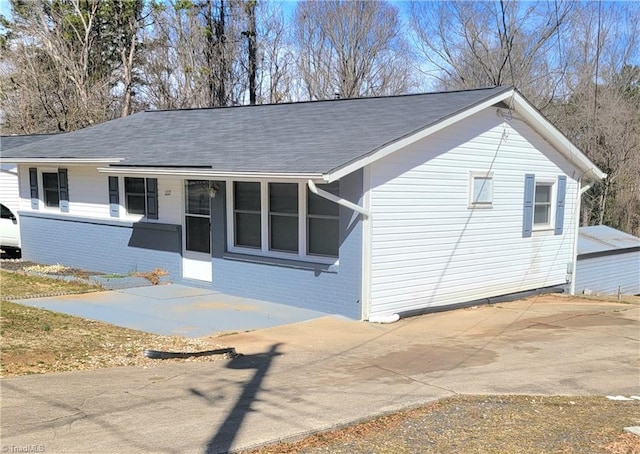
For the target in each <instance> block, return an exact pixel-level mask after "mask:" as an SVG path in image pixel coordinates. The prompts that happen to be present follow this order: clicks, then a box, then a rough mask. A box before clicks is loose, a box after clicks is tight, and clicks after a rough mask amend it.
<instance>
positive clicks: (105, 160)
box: [2, 156, 124, 165]
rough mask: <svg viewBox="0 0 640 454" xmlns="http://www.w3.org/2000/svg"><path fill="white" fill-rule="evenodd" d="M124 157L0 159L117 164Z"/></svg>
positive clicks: (9, 160) (29, 161)
mask: <svg viewBox="0 0 640 454" xmlns="http://www.w3.org/2000/svg"><path fill="white" fill-rule="evenodd" d="M123 159H124V158H20V157H10V156H9V157H5V156H3V157H2V161H3V162H6V163H10V164H57V165H63V164H68V165H73V164H75V165H81V164H117V163H119V162H121V161H122V160H123Z"/></svg>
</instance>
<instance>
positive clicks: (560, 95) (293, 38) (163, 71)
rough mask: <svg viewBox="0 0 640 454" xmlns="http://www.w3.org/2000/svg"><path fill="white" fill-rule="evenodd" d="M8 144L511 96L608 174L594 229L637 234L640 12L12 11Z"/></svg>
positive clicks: (437, 7) (483, 7)
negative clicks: (134, 123) (180, 116)
mask: <svg viewBox="0 0 640 454" xmlns="http://www.w3.org/2000/svg"><path fill="white" fill-rule="evenodd" d="M10 6H11V15H10V16H9V17H2V18H1V24H0V46H1V47H0V51H1V52H2V57H1V61H2V65H1V66H0V68H1V71H0V84H1V85H0V89H1V92H0V96H1V99H2V110H1V122H2V134H29V133H44V132H64V131H72V130H75V129H79V128H83V127H87V126H89V125H92V124H97V123H100V122H103V121H106V120H109V119H113V118H117V117H120V116H126V115H129V114H131V113H134V112H137V111H140V110H144V109H177V108H202V107H215V106H232V105H241V104H261V103H278V102H288V101H299V100H316V99H331V98H334V97H345V98H346V97H362V96H379V95H394V94H403V93H413V92H422V91H433V90H451V89H464V88H477V87H486V86H494V85H514V86H515V87H516V88H517V89H518V90H520V91H521V92H522V93H523V94H524V95H525V96H526V97H527V98H528V99H529V100H530V101H531V102H532V103H534V105H535V106H536V107H537V108H538V109H539V110H540V111H541V112H542V113H543V114H545V115H546V116H547V117H548V118H549V119H550V120H551V121H552V122H553V123H554V124H556V125H557V126H558V127H559V128H560V129H561V130H562V131H563V132H564V133H565V134H566V135H567V136H568V137H569V138H570V139H571V140H572V141H573V142H574V143H575V144H576V145H577V146H578V147H579V148H580V149H582V150H583V151H584V152H585V153H586V154H587V155H588V156H589V157H590V158H591V159H592V160H593V161H594V162H596V163H597V165H598V166H599V167H600V168H601V169H602V170H604V171H605V172H607V173H608V174H609V177H608V178H607V179H606V180H605V181H604V182H602V183H600V184H598V185H596V186H595V187H594V188H593V189H592V190H591V191H589V192H588V193H587V194H586V196H585V199H584V203H583V212H582V219H583V223H584V224H585V225H586V224H599V223H605V224H607V225H610V226H612V227H616V228H619V229H622V230H624V231H627V232H629V233H634V234H636V235H638V234H640V177H639V175H640V66H639V65H640V52H639V36H640V21H638V20H637V18H638V17H640V3H636V2H605V1H602V2H600V1H599V2H596V1H585V2H569V1H565V0H554V1H551V0H549V1H537V2H524V1H504V0H503V1H495V2H477V1H463V2H456V1H448V2H424V1H416V2H406V3H404V2H402V3H401V2H386V1H375V2H374V1H337V0H336V1H322V2H314V1H311V2H309V1H299V2H297V3H295V4H289V8H288V9H290V10H293V11H292V14H288V13H287V12H286V11H285V10H283V7H284V6H286V5H285V4H283V3H278V2H274V1H259V0H166V1H160V0H153V1H145V0H11V1H10Z"/></svg>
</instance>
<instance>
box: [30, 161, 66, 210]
mask: <svg viewBox="0 0 640 454" xmlns="http://www.w3.org/2000/svg"><path fill="white" fill-rule="evenodd" d="M29 187H30V194H31V207H32V208H33V209H36V210H37V209H39V208H40V202H42V203H43V204H44V207H45V208H59V209H60V211H65V212H66V211H68V210H69V178H68V172H67V169H57V170H56V169H38V168H36V167H32V168H30V169H29ZM41 191H42V192H41ZM40 194H42V199H40Z"/></svg>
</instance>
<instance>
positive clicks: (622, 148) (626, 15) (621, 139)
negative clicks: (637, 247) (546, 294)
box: [546, 3, 640, 234]
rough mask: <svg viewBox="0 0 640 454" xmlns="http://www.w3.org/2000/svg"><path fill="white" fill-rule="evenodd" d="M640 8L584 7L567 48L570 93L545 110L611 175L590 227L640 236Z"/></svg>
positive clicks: (589, 210) (598, 195) (590, 214)
mask: <svg viewBox="0 0 640 454" xmlns="http://www.w3.org/2000/svg"><path fill="white" fill-rule="evenodd" d="M639 15H640V5H638V4H634V3H616V4H599V3H581V4H580V5H579V6H578V7H577V9H576V11H575V13H574V15H573V17H572V21H571V35H570V38H571V39H570V40H569V41H568V43H567V46H566V53H565V55H566V59H567V62H568V72H567V77H566V82H565V83H566V86H567V92H568V93H570V95H569V96H567V97H565V98H564V99H562V100H558V102H556V103H553V104H552V105H550V107H549V109H547V111H546V113H547V115H549V116H550V118H551V119H552V120H553V121H554V123H556V124H557V125H558V126H559V127H560V129H562V130H563V131H564V132H565V134H566V135H567V136H568V137H569V138H570V139H572V140H573V141H574V143H576V144H577V145H578V146H579V147H580V148H581V149H582V150H584V151H585V152H586V153H587V155H588V156H589V157H590V158H591V159H592V160H593V161H594V162H595V163H596V164H597V165H598V166H600V167H601V168H602V169H603V170H604V171H605V172H607V174H608V176H607V178H606V179H605V180H604V181H603V182H601V183H599V184H598V185H596V186H595V187H594V189H593V190H592V191H590V192H589V193H588V194H587V197H586V198H585V200H584V204H583V211H582V218H583V223H584V224H585V225H587V224H602V223H605V224H608V225H611V226H613V227H617V228H620V229H622V230H625V231H628V232H630V233H635V234H640V210H639V208H640V179H639V178H638V175H640V68H639V67H638V66H637V64H638V60H637V58H638V57H637V56H638V55H640V47H639V44H640V41H639V38H638V36H640V24H639V23H638V21H637V20H636V18H637V17H638V16H639Z"/></svg>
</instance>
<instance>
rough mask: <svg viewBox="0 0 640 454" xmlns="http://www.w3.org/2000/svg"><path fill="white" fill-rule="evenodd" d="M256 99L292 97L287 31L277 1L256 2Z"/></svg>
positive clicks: (292, 62) (292, 59) (269, 100)
mask: <svg viewBox="0 0 640 454" xmlns="http://www.w3.org/2000/svg"><path fill="white" fill-rule="evenodd" d="M256 14H257V16H258V20H257V24H256V27H257V31H256V35H257V39H256V47H257V68H256V69H257V72H256V76H257V81H256V83H257V86H256V90H257V93H256V96H257V102H260V103H279V102H284V101H293V100H294V96H295V94H294V80H293V79H294V70H295V68H294V66H295V56H294V54H293V50H292V45H291V38H290V34H289V33H287V27H286V25H285V18H284V14H283V11H282V8H281V6H280V5H279V4H277V3H268V2H261V3H258V5H257V10H256Z"/></svg>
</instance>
